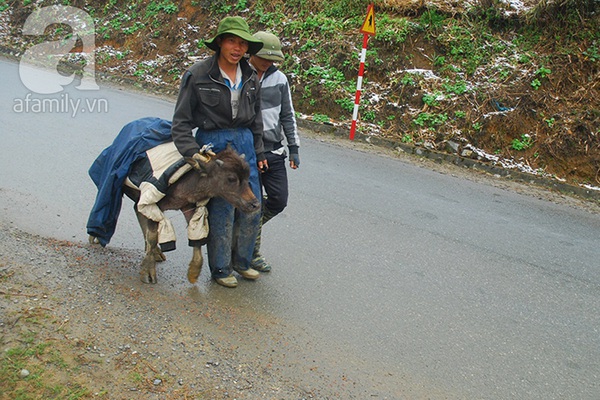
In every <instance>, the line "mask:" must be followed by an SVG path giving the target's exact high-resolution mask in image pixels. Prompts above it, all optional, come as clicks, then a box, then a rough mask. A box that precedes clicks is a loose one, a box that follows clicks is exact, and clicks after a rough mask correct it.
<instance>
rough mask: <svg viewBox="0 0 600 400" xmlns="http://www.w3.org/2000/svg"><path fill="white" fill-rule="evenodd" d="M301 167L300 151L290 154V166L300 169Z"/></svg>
mask: <svg viewBox="0 0 600 400" xmlns="http://www.w3.org/2000/svg"><path fill="white" fill-rule="evenodd" d="M299 167H300V156H299V155H298V153H292V154H290V168H292V169H298V168H299Z"/></svg>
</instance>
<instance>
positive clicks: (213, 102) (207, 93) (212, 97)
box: [198, 87, 221, 107]
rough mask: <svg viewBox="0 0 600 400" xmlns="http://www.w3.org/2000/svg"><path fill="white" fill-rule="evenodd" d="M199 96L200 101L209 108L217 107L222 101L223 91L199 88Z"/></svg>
mask: <svg viewBox="0 0 600 400" xmlns="http://www.w3.org/2000/svg"><path fill="white" fill-rule="evenodd" d="M198 94H199V96H200V101H201V102H202V104H205V105H207V106H209V107H216V106H218V105H219V100H220V99H221V91H220V90H219V89H215V88H201V87H199V88H198Z"/></svg>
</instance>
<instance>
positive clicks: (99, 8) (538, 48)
mask: <svg viewBox="0 0 600 400" xmlns="http://www.w3.org/2000/svg"><path fill="white" fill-rule="evenodd" d="M51 3H52V2H51V0H41V1H40V2H32V1H28V0H23V1H22V2H8V1H7V0H0V10H6V9H7V8H8V7H20V8H27V9H28V10H31V9H33V8H34V7H40V6H42V5H44V4H51ZM72 3H73V4H75V5H76V6H78V7H83V8H84V9H85V10H86V11H88V12H89V13H90V14H91V15H93V17H94V19H95V22H96V41H97V45H98V47H100V48H101V47H102V45H103V44H106V45H108V46H111V48H113V49H114V50H116V51H117V52H118V53H116V52H113V51H111V52H110V53H109V52H106V51H104V52H103V51H98V53H97V54H98V64H99V65H102V66H103V67H106V68H115V63H116V62H117V61H118V62H120V64H121V65H122V66H125V65H126V66H127V71H126V72H125V74H127V75H128V77H132V76H133V78H137V79H138V80H140V81H141V80H143V81H146V82H148V81H153V82H164V83H165V84H168V85H170V86H171V90H173V91H176V90H177V87H178V84H179V81H178V79H179V77H180V76H181V72H182V71H184V70H185V66H186V64H187V63H188V62H189V58H190V57H203V56H204V55H205V54H207V53H210V52H207V50H206V47H205V46H204V44H203V41H202V39H203V38H207V37H210V36H211V35H212V34H213V33H214V32H213V30H214V26H215V23H216V21H218V20H220V19H221V18H222V17H224V16H226V15H241V16H243V17H244V18H246V19H247V21H248V23H249V25H250V28H251V29H252V30H259V29H260V30H269V31H272V32H274V33H276V34H277V35H278V36H280V37H281V38H282V39H283V42H284V47H285V49H284V53H285V54H286V57H285V61H284V62H282V63H280V65H279V67H280V68H281V70H282V71H284V72H286V73H287V74H288V76H289V77H290V80H291V82H290V83H291V86H292V88H293V96H294V106H295V108H296V109H297V110H299V111H301V113H302V114H305V115H313V116H317V118H316V119H317V120H318V119H323V118H324V117H323V116H327V120H333V121H341V122H349V121H350V119H351V115H352V111H353V108H354V103H353V101H352V100H353V99H354V97H355V93H356V82H357V76H358V68H359V58H360V54H361V48H362V42H363V35H362V34H360V32H359V31H358V30H359V28H360V26H361V24H362V23H363V21H364V18H365V12H366V5H367V4H366V3H365V2H364V1H362V0H332V1H330V2H327V3H326V4H325V3H323V2H320V1H317V0H255V1H250V0H226V1H221V2H207V1H196V0H192V1H190V2H175V1H173V0H134V1H132V2H124V1H123V0H102V1H100V2H90V1H89V0H83V3H82V2H72ZM82 4H85V6H82ZM514 11H515V10H514V9H511V5H510V4H509V3H508V2H505V1H500V0H478V1H474V2H469V3H468V4H467V3H465V2H454V3H453V5H449V3H448V2H435V1H433V2H426V3H420V5H415V4H414V3H413V4H412V5H410V4H409V2H382V1H381V2H380V1H375V13H376V16H375V23H376V35H375V36H373V37H370V38H369V41H368V48H367V51H366V59H365V73H364V76H363V82H362V91H363V93H368V92H374V94H375V95H374V96H372V97H369V100H368V101H365V100H362V102H361V104H360V116H361V120H362V121H365V122H369V123H373V124H375V125H377V126H378V127H379V128H380V132H381V133H382V134H385V136H386V137H389V138H392V139H397V140H401V141H403V140H406V139H405V137H406V135H408V137H410V138H418V140H414V142H415V143H423V142H425V141H427V142H429V143H443V142H444V141H446V140H450V139H455V140H456V141H457V142H459V143H471V144H473V145H476V146H478V147H481V148H483V149H486V148H487V151H488V152H494V151H496V150H497V149H501V150H504V151H505V153H504V154H500V156H506V157H512V155H511V153H510V150H511V149H513V150H514V148H513V146H512V145H513V140H514V138H515V137H517V138H520V137H521V136H520V135H521V132H520V130H521V129H522V127H523V125H532V124H533V125H534V126H528V130H530V131H532V132H536V141H535V142H533V143H531V144H530V145H529V146H524V147H523V148H522V150H521V151H523V156H524V157H529V156H531V155H532V154H538V157H536V158H535V159H531V160H530V161H531V162H532V163H535V162H536V161H537V160H538V159H539V160H544V161H545V162H546V164H545V165H544V167H545V168H548V164H547V163H548V162H549V160H551V159H565V158H568V157H569V156H570V155H569V154H566V152H569V151H571V152H572V149H573V148H574V147H573V146H575V148H577V149H587V150H585V151H582V153H584V154H589V152H590V151H592V150H593V151H595V152H597V153H600V150H597V148H598V146H597V145H596V141H597V139H595V138H597V133H598V132H600V100H598V99H599V98H600V93H598V90H599V89H598V87H597V85H594V84H593V83H594V82H595V81H596V80H597V70H598V63H600V3H599V2H598V1H596V0H565V1H557V2H550V1H540V2H539V5H538V6H537V7H535V8H532V9H529V10H528V11H526V12H519V13H515V12H514ZM54 29H55V30H56V32H54V35H55V36H60V35H63V34H66V33H67V32H63V31H64V29H63V31H61V28H60V27H54ZM114 54H118V56H114ZM159 55H160V56H165V57H167V58H166V61H164V62H162V64H161V63H158V64H144V63H143V62H144V61H148V60H150V59H152V57H158V56H159ZM364 98H365V97H363V99H364ZM495 99H502V105H503V106H502V107H501V108H499V107H497V103H496V102H495V101H496V100H495ZM532 110H534V113H536V114H535V115H533V114H532ZM499 113H502V116H498V115H497V114H499ZM544 113H545V114H546V115H547V116H551V118H549V117H544V115H543V114H544ZM532 115H533V116H532ZM498 118H504V120H503V121H501V122H499V121H498V120H497V119H498ZM372 127H373V126H372V125H371V126H370V127H369V129H371V128H372ZM561 132H562V133H564V132H570V133H569V135H572V136H569V137H571V138H572V140H571V139H569V140H562V139H560V138H558V139H556V140H554V138H552V137H549V138H546V137H544V135H559V134H561ZM518 140H521V139H518ZM548 143H551V144H552V145H551V146H548V145H547V144H548ZM559 145H561V146H563V147H564V148H557V147H556V146H559ZM517 146H518V145H517ZM542 147H543V148H542ZM590 149H591V150H590ZM530 150H531V151H530ZM579 156H581V154H579ZM588 164H589V165H590V167H589V171H587V172H586V173H587V174H588V175H589V176H590V177H595V176H596V175H597V171H598V170H599V169H600V155H598V156H597V158H596V159H594V160H590V162H589V163H588ZM577 171H578V173H582V172H581V171H583V168H581V167H578V168H577Z"/></svg>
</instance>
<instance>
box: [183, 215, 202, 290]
mask: <svg viewBox="0 0 600 400" xmlns="http://www.w3.org/2000/svg"><path fill="white" fill-rule="evenodd" d="M195 210H196V208H195V207H194V206H193V205H192V204H189V205H188V206H187V207H185V209H182V210H181V211H182V213H183V216H184V217H185V220H186V222H187V224H188V226H189V224H190V221H191V220H192V217H193V216H194V213H195ZM192 252H193V253H192V260H191V261H190V264H189V266H188V272H187V278H188V281H190V283H196V282H198V277H199V276H200V272H201V271H202V263H203V262H204V258H203V257H202V246H193V247H192Z"/></svg>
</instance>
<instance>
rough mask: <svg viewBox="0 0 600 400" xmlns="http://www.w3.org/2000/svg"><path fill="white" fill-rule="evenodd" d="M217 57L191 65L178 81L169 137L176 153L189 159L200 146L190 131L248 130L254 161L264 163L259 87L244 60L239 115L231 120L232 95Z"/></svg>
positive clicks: (252, 72)
mask: <svg viewBox="0 0 600 400" xmlns="http://www.w3.org/2000/svg"><path fill="white" fill-rule="evenodd" d="M217 57H218V53H217V54H215V55H214V56H212V57H211V58H208V59H206V60H202V61H199V62H197V63H196V64H194V65H192V66H191V67H190V68H189V69H188V70H187V71H186V72H185V73H184V74H183V77H182V78H181V86H180V89H179V97H178V98H177V104H176V105H175V112H174V114H173V126H172V128H171V135H172V136H173V141H174V142H175V145H176V146H177V149H178V150H179V152H180V153H181V154H182V155H184V156H192V155H193V154H194V153H196V152H198V150H199V148H200V147H199V146H198V144H197V143H196V140H195V139H194V137H193V134H192V130H193V129H194V128H198V129H200V130H205V131H211V130H218V129H236V128H249V129H250V130H251V131H252V134H253V136H254V150H255V152H256V159H257V161H262V160H264V159H265V155H264V146H263V139H262V136H263V122H262V116H261V111H260V84H259V82H258V78H257V76H256V72H255V71H254V70H253V69H252V68H251V67H250V65H249V64H248V62H247V61H246V60H241V61H240V67H241V69H242V92H241V93H240V102H239V109H238V114H237V117H236V118H235V119H232V110H231V92H230V89H229V88H228V87H227V85H226V84H225V81H224V80H223V77H222V76H221V71H220V69H219V65H218V63H217Z"/></svg>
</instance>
